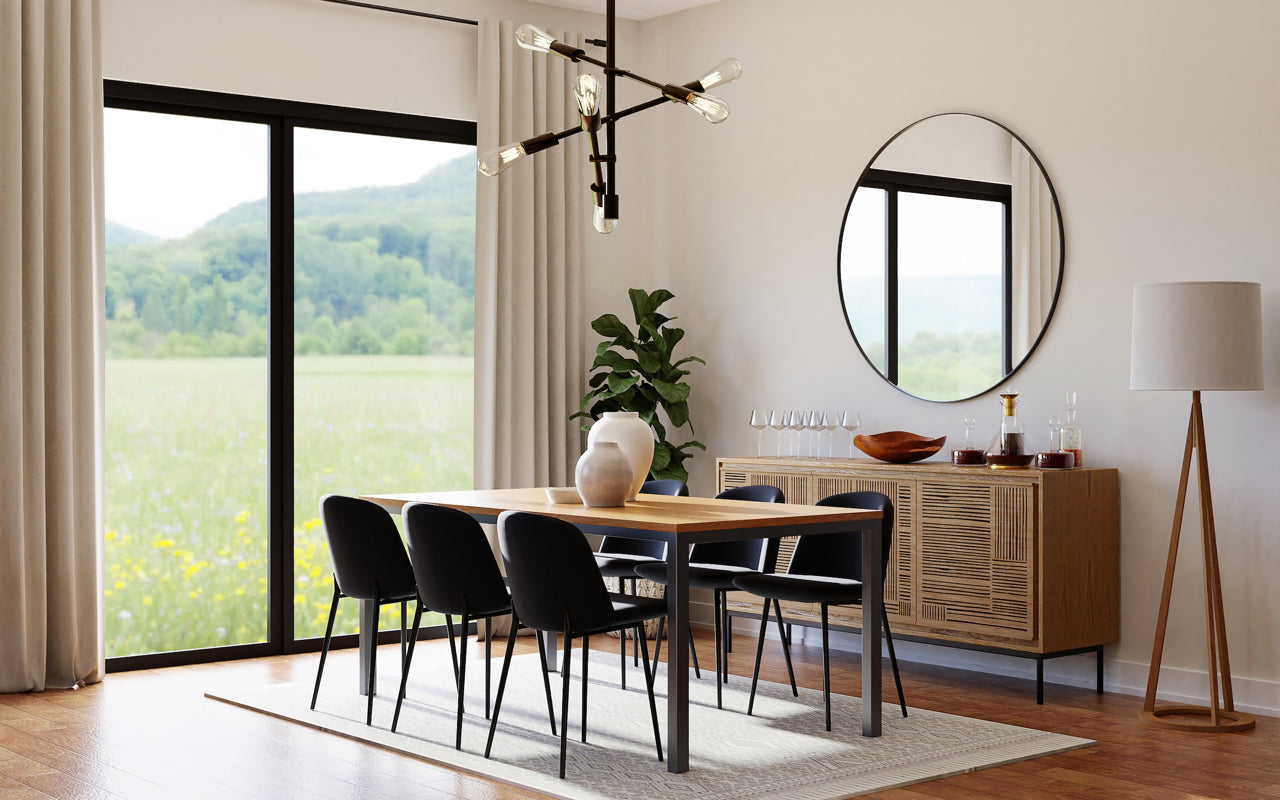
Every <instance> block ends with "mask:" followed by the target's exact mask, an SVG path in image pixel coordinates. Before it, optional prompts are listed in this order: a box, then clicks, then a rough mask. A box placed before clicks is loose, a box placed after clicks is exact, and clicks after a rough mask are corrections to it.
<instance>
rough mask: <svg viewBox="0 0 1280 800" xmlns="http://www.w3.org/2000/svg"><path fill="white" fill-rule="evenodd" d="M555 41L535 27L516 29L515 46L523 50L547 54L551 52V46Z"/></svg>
mask: <svg viewBox="0 0 1280 800" xmlns="http://www.w3.org/2000/svg"><path fill="white" fill-rule="evenodd" d="M555 40H556V39H555V37H554V36H552V35H551V34H549V33H547V32H546V31H544V30H543V29H542V28H539V27H538V26H537V25H521V26H520V27H519V28H516V44H518V45H520V46H521V47H523V48H524V49H525V50H536V51H538V52H539V53H548V52H550V51H551V45H552V44H554V43H555Z"/></svg>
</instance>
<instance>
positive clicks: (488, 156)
mask: <svg viewBox="0 0 1280 800" xmlns="http://www.w3.org/2000/svg"><path fill="white" fill-rule="evenodd" d="M526 155H527V153H526V152H525V149H524V144H523V143H522V142H516V143H515V144H504V145H503V146H502V147H499V148H497V149H495V150H490V151H489V152H487V153H484V154H483V155H481V156H480V158H479V159H477V160H476V169H478V170H480V174H482V175H488V176H490V177H492V176H494V175H497V174H498V173H499V172H503V171H504V170H506V168H507V167H509V166H511V165H512V164H514V163H516V162H517V161H519V160H520V159H521V158H524V157H525V156H526Z"/></svg>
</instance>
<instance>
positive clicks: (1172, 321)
mask: <svg viewBox="0 0 1280 800" xmlns="http://www.w3.org/2000/svg"><path fill="white" fill-rule="evenodd" d="M1131 359H1132V360H1131V367H1130V373H1129V376H1130V377H1129V388H1130V389H1156V390H1181V391H1188V390H1189V391H1190V392H1191V418H1190V420H1189V421H1188V422H1187V443H1186V447H1185V448H1184V450H1183V451H1182V477H1181V479H1180V480H1179V482H1178V499H1177V501H1176V503H1175V505H1174V509H1173V533H1172V534H1171V535H1170V537H1169V558H1168V562H1167V564H1166V565H1165V572H1164V588H1163V591H1162V592H1161V595H1160V615H1159V618H1158V621H1157V622H1156V637H1155V644H1154V646H1153V647H1152V651H1151V673H1150V675H1149V676H1148V677H1147V696H1146V702H1145V703H1144V704H1143V707H1142V711H1141V712H1139V715H1138V716H1139V718H1140V719H1141V720H1142V721H1143V722H1145V723H1148V724H1150V725H1155V726H1159V727H1163V728H1173V729H1176V730H1184V731H1216V732H1221V731H1242V730H1248V729H1249V728H1252V727H1253V726H1254V719H1253V717H1252V716H1250V715H1248V714H1245V713H1243V712H1240V711H1236V710H1235V707H1234V701H1233V699H1232V696H1231V661H1230V659H1229V658H1228V657H1227V631H1226V620H1225V617H1224V615H1223V611H1222V578H1221V575H1220V574H1219V571H1218V543H1217V538H1216V533H1215V531H1214V527H1213V500H1212V498H1211V495H1210V491H1209V461H1208V457H1207V455H1206V453H1205V438H1204V416H1203V414H1202V413H1201V408H1200V392H1202V391H1215V390H1249V389H1261V388H1262V287H1261V286H1260V285H1259V284H1257V283H1234V282H1201V283H1148V284H1140V285H1138V286H1135V287H1133V347H1132V350H1131ZM1192 451H1194V452H1195V454H1196V477H1197V481H1198V490H1199V496H1200V545H1201V552H1202V554H1203V558H1204V606H1205V619H1206V628H1207V637H1206V638H1207V642H1208V652H1209V705H1208V706H1207V707H1206V706H1188V705H1166V706H1161V707H1157V706H1156V685H1157V683H1158V682H1159V679H1160V656H1161V654H1162V652H1163V651H1164V635H1165V627H1166V624H1167V623H1168V621H1169V600H1170V597H1171V595H1172V594H1173V572H1174V566H1175V563H1176V562H1177V558H1178V536H1179V534H1180V533H1181V531H1182V509H1183V506H1184V504H1185V501H1186V497H1187V480H1188V478H1189V476H1190V474H1191V454H1192ZM1219 676H1221V681H1222V686H1221V693H1220V692H1219V686H1218V680H1219Z"/></svg>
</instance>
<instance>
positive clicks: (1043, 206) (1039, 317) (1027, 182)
mask: <svg viewBox="0 0 1280 800" xmlns="http://www.w3.org/2000/svg"><path fill="white" fill-rule="evenodd" d="M1010 145H1011V147H1010V164H1009V165H1010V174H1011V175H1012V204H1013V211H1012V213H1013V230H1012V231H1011V234H1012V237H1011V238H1012V240H1013V281H1012V286H1011V287H1010V289H1011V292H1012V296H1013V330H1012V334H1013V336H1012V346H1013V364H1014V366H1017V364H1018V362H1020V361H1021V360H1022V359H1023V357H1024V356H1026V354H1027V351H1028V350H1030V349H1031V346H1032V345H1033V344H1035V341H1036V337H1038V336H1039V335H1040V331H1041V329H1042V328H1043V327H1044V321H1045V319H1046V318H1048V316H1049V310H1050V309H1051V308H1052V307H1053V292H1054V289H1055V288H1056V287H1057V283H1058V253H1059V252H1060V248H1061V247H1062V243H1061V242H1059V241H1058V226H1057V224H1056V222H1055V221H1054V210H1053V195H1052V193H1051V192H1050V191H1049V184H1048V183H1046V182H1045V179H1044V174H1043V173H1042V172H1041V171H1040V166H1039V165H1038V164H1036V161H1035V159H1034V158H1032V157H1031V153H1030V152H1029V151H1028V150H1027V148H1025V147H1023V146H1022V143H1021V142H1019V141H1018V140H1017V139H1012V137H1011V141H1010Z"/></svg>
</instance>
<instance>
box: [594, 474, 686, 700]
mask: <svg viewBox="0 0 1280 800" xmlns="http://www.w3.org/2000/svg"><path fill="white" fill-rule="evenodd" d="M640 494H661V495H668V496H671V497H688V496H689V487H688V486H686V485H685V482H684V481H681V480H676V479H674V478H664V479H661V480H653V481H645V482H644V485H643V486H642V487H640ZM666 557H667V546H666V544H665V543H663V542H651V541H645V540H643V539H628V538H625V537H622V536H605V537H604V538H603V539H601V540H600V547H599V548H598V549H597V550H596V564H598V565H599V566H600V574H601V575H603V576H604V577H606V578H617V579H618V591H619V592H621V593H622V594H626V593H627V583H628V581H629V582H630V584H631V594H635V593H636V580H637V577H636V565H638V564H654V563H657V564H663V563H665V562H664V561H663V559H665V558H666ZM618 638H619V642H618V647H619V649H620V652H621V653H622V688H624V689H625V688H627V665H626V658H627V656H626V645H627V637H626V634H625V633H621V634H619V636H618ZM631 651H632V658H633V660H634V661H635V662H636V664H637V666H638V665H639V659H640V648H639V645H638V644H636V643H635V642H632V644H631Z"/></svg>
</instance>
